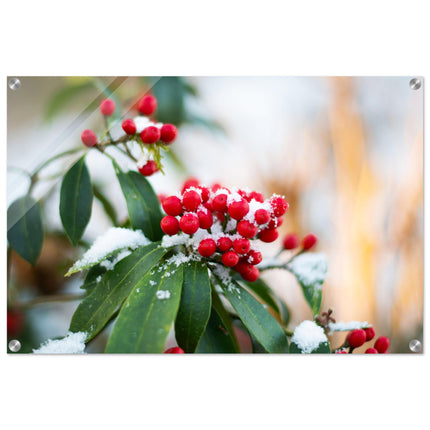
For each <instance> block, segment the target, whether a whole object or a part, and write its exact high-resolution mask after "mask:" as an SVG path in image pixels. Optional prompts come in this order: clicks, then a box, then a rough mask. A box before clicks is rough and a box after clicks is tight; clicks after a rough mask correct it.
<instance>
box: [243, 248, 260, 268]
mask: <svg viewBox="0 0 430 430" xmlns="http://www.w3.org/2000/svg"><path fill="white" fill-rule="evenodd" d="M245 258H246V261H247V262H248V263H249V264H252V265H253V266H255V265H257V264H260V263H261V262H262V261H263V256H262V255H261V252H260V251H254V250H253V249H251V251H249V252H248V254H247V255H246V257H245Z"/></svg>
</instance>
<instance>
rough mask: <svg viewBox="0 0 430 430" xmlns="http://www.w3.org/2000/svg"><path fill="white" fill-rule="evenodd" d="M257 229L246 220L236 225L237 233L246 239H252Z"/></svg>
mask: <svg viewBox="0 0 430 430" xmlns="http://www.w3.org/2000/svg"><path fill="white" fill-rule="evenodd" d="M257 231H258V227H257V226H256V225H254V224H252V223H251V222H249V221H247V220H242V221H239V223H238V224H237V232H238V233H239V234H240V235H241V236H243V237H247V238H248V239H250V238H252V237H254V236H255V235H256V234H257Z"/></svg>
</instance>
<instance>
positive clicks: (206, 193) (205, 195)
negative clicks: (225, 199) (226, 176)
mask: <svg viewBox="0 0 430 430" xmlns="http://www.w3.org/2000/svg"><path fill="white" fill-rule="evenodd" d="M197 188H198V189H199V190H201V191H202V202H203V203H206V202H207V201H208V200H209V197H210V196H211V192H210V191H209V189H208V188H206V187H202V186H198V187H197Z"/></svg>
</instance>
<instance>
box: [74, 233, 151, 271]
mask: <svg viewBox="0 0 430 430" xmlns="http://www.w3.org/2000/svg"><path fill="white" fill-rule="evenodd" d="M150 243H151V242H150V241H149V240H148V239H147V238H146V237H145V235H144V234H143V233H142V232H141V231H140V230H130V229H127V228H121V227H112V228H110V229H109V230H108V231H106V233H104V234H103V235H101V236H99V237H98V238H97V239H96V241H95V242H94V244H93V245H92V246H91V248H90V249H89V250H88V251H87V252H86V253H85V254H84V255H83V256H82V258H81V259H80V260H78V261H77V262H76V263H75V264H74V265H73V266H72V267H71V268H70V269H69V271H68V272H67V274H66V276H70V275H71V274H72V273H75V272H79V271H81V270H84V269H88V268H90V267H91V266H94V265H96V264H98V263H100V262H101V261H102V260H104V259H105V258H107V257H108V256H109V255H111V254H112V253H113V252H115V251H118V250H121V249H127V248H128V249H132V250H134V249H136V248H138V247H139V246H144V245H148V244H150ZM122 258H124V255H123V256H122ZM118 261H119V260H118V259H116V261H115V263H117V262H118ZM108 265H109V266H111V264H108Z"/></svg>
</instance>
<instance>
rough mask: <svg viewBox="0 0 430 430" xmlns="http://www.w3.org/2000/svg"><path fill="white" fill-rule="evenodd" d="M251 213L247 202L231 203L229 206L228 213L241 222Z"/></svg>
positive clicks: (243, 200)
mask: <svg viewBox="0 0 430 430" xmlns="http://www.w3.org/2000/svg"><path fill="white" fill-rule="evenodd" d="M248 212H249V203H248V202H247V201H246V200H245V199H242V200H239V201H237V202H236V201H234V202H231V203H230V205H229V206H228V213H229V214H230V216H231V217H232V218H233V219H235V220H237V221H239V220H241V219H242V218H243V217H244V216H245V215H246V214H247V213H248Z"/></svg>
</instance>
